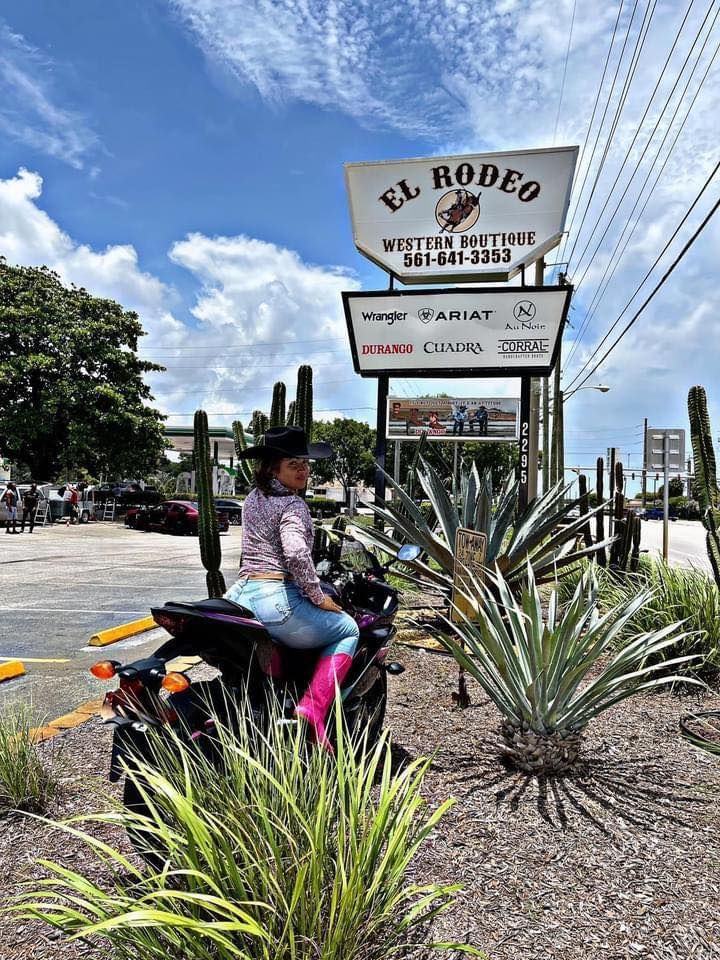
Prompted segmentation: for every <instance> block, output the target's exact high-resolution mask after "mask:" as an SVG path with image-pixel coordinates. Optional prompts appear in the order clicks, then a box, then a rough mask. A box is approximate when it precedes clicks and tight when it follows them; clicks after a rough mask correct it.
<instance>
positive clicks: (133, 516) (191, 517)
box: [125, 500, 230, 536]
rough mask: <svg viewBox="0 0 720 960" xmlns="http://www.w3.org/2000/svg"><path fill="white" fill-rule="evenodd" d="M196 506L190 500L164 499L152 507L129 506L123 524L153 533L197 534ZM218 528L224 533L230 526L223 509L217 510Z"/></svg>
mask: <svg viewBox="0 0 720 960" xmlns="http://www.w3.org/2000/svg"><path fill="white" fill-rule="evenodd" d="M198 516H199V515H198V508H197V504H196V503H193V502H192V500H164V501H163V502H162V503H158V504H156V505H155V506H153V507H129V508H128V512H127V514H126V515H125V526H126V527H131V528H133V529H134V530H146V531H150V532H155V533H177V534H179V535H183V534H190V535H191V536H197V532H198ZM217 518H218V529H219V530H220V532H221V533H226V532H227V530H228V529H229V527H230V520H229V517H228V515H227V513H226V511H224V510H217Z"/></svg>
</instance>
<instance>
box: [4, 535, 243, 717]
mask: <svg viewBox="0 0 720 960" xmlns="http://www.w3.org/2000/svg"><path fill="white" fill-rule="evenodd" d="M0 537H1V539H0V663H1V662H3V661H4V660H7V659H18V660H23V661H24V662H25V668H26V670H27V674H26V676H25V677H21V678H18V679H17V680H9V681H6V682H5V683H2V684H0V710H2V709H4V708H5V707H6V706H8V705H9V704H12V703H15V702H17V701H18V700H22V701H24V702H29V703H31V704H32V706H33V709H34V710H35V711H36V712H37V713H38V715H42V716H44V717H45V718H47V719H53V718H54V717H56V716H60V715H61V714H63V713H66V712H67V711H69V710H71V709H72V708H73V707H75V706H76V705H77V704H78V703H81V702H83V701H86V700H89V699H93V698H95V697H97V696H100V695H102V693H103V692H104V689H105V687H104V685H103V684H100V683H99V682H98V681H97V680H95V679H94V678H93V677H92V676H90V674H89V673H88V667H89V666H90V665H91V664H92V663H94V662H95V661H96V660H98V659H101V658H102V656H103V655H109V651H112V657H113V659H119V660H123V659H126V660H129V659H135V658H137V657H139V656H142V655H144V653H146V652H149V651H150V650H152V649H154V648H155V647H156V646H159V644H160V642H162V638H163V637H165V636H167V635H166V634H165V632H164V631H161V630H157V631H152V632H150V633H145V634H140V635H139V636H137V637H133V638H130V639H128V640H124V641H121V642H119V643H115V644H113V645H112V646H110V647H106V648H104V650H105V654H103V648H96V647H88V646H87V644H88V640H89V639H90V637H91V636H92V635H93V634H94V633H97V631H98V630H104V629H107V628H108V627H113V626H117V625H119V624H122V623H127V622H128V621H130V620H137V619H139V618H140V617H146V616H148V615H149V612H150V607H151V606H155V605H157V604H160V603H164V602H165V601H166V600H197V599H200V598H202V597H204V596H206V588H205V570H204V568H203V566H202V563H201V561H200V547H199V543H198V540H197V538H196V537H174V536H168V535H167V534H160V533H143V532H140V531H136V530H128V529H126V528H125V527H124V526H122V525H120V524H117V523H102V522H97V523H93V524H87V525H83V526H73V527H70V528H67V527H65V526H59V525H55V526H53V527H45V528H40V527H36V528H35V530H34V532H33V533H32V535H29V534H28V533H27V531H26V532H25V533H24V534H21V535H17V536H12V535H7V534H3V533H0ZM240 540H241V538H240V530H239V528H237V527H231V528H230V532H229V533H226V534H221V535H220V542H221V546H222V552H223V572H224V573H225V578H226V581H227V583H228V585H229V584H230V583H232V581H233V579H234V577H235V572H236V570H237V567H238V563H239V559H240Z"/></svg>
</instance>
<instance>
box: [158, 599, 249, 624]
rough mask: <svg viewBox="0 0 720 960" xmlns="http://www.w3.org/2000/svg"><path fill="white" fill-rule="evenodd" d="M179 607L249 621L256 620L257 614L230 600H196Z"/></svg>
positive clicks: (181, 604)
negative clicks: (222, 614)
mask: <svg viewBox="0 0 720 960" xmlns="http://www.w3.org/2000/svg"><path fill="white" fill-rule="evenodd" d="M177 606H181V607H191V608H192V609H193V610H202V611H204V612H207V613H224V614H226V615H229V616H231V617H243V618H244V619H248V620H254V619H255V614H254V613H253V612H252V611H251V610H248V608H247V607H241V606H240V605H239V604H237V603H231V602H230V601H229V600H222V599H220V600H212V599H208V600H196V601H195V602H194V603H180V604H177Z"/></svg>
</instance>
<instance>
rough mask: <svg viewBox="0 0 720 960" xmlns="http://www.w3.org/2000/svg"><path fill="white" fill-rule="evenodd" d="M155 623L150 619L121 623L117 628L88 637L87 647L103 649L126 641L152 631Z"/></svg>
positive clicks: (144, 618) (100, 631)
mask: <svg viewBox="0 0 720 960" xmlns="http://www.w3.org/2000/svg"><path fill="white" fill-rule="evenodd" d="M157 626H158V625H157V623H155V621H154V620H153V618H152V617H143V618H142V619H141V620H131V621H130V623H121V624H120V626H119V627H110V629H109V630H98V632H97V633H94V634H93V635H92V636H91V637H90V642H89V646H91V647H105V646H107V645H108V644H109V643H117V642H118V640H126V639H127V638H128V637H133V636H135V634H136V633H144V632H145V631H146V630H154V629H155V628H156V627H157Z"/></svg>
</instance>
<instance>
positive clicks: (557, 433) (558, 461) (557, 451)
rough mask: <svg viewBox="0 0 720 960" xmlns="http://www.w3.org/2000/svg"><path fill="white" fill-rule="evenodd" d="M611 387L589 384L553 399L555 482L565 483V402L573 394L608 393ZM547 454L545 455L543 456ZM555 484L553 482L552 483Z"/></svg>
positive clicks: (561, 393) (602, 384) (552, 445)
mask: <svg viewBox="0 0 720 960" xmlns="http://www.w3.org/2000/svg"><path fill="white" fill-rule="evenodd" d="M609 389H610V387H609V386H608V385H607V384H606V383H589V384H587V385H586V386H584V387H577V388H576V389H575V390H571V391H570V393H568V394H567V396H564V395H563V391H562V390H559V391H558V394H557V396H556V397H553V402H552V404H551V405H550V406H551V407H552V408H555V407H557V415H555V414H554V415H553V437H552V442H551V449H552V451H553V454H554V458H553V459H554V461H555V468H554V471H553V473H554V477H555V479H554V482H555V483H558V482H562V483H564V482H565V435H564V434H565V429H564V415H563V414H564V407H565V401H566V400H567V399H568V398H569V397H572V396H573V394H575V393H578V392H579V391H580V390H597V391H599V392H600V393H607V392H608V390H609ZM544 455H545V454H544V453H543V456H544ZM551 482H553V481H551Z"/></svg>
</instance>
